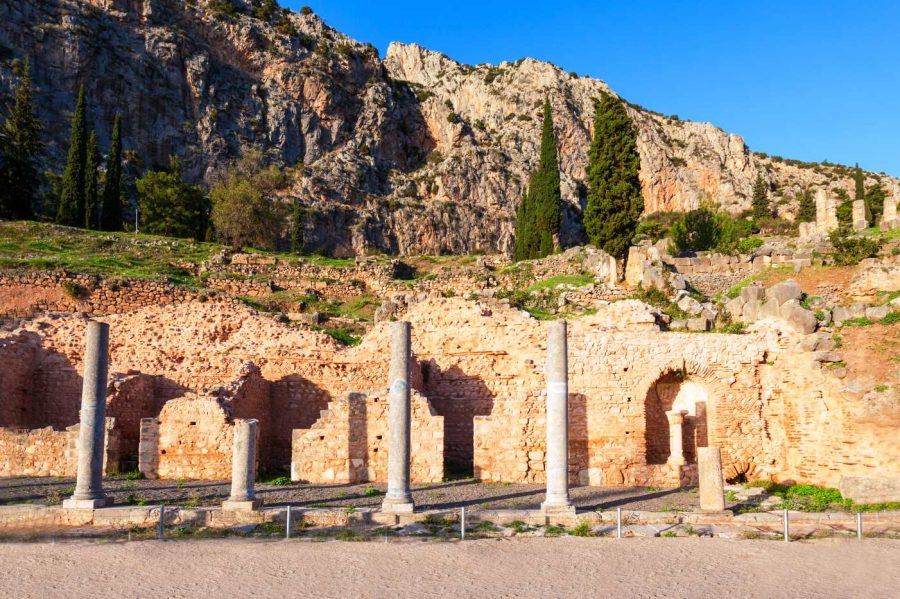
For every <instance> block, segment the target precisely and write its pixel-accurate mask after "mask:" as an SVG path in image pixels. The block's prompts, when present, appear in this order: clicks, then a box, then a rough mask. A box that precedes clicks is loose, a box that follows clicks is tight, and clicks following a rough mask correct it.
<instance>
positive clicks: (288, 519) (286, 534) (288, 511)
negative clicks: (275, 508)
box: [284, 506, 291, 539]
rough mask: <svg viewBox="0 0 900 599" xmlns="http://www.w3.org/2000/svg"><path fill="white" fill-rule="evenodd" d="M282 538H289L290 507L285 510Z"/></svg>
mask: <svg viewBox="0 0 900 599" xmlns="http://www.w3.org/2000/svg"><path fill="white" fill-rule="evenodd" d="M284 538H285V539H290V538H291V506H288V509H287V523H286V524H285V526H284Z"/></svg>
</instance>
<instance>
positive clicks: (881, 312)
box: [866, 305, 891, 320]
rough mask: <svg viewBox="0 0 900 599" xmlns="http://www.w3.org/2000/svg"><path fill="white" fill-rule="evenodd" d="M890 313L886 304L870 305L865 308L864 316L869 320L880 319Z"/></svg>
mask: <svg viewBox="0 0 900 599" xmlns="http://www.w3.org/2000/svg"><path fill="white" fill-rule="evenodd" d="M890 313H891V308H890V306H888V305H883V306H871V307H868V308H866V318H868V319H869V320H881V319H882V318H884V317H885V316H887V315H888V314H890Z"/></svg>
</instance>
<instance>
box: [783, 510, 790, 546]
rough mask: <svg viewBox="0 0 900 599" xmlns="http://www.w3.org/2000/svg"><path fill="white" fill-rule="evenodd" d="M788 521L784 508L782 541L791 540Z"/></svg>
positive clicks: (788, 541) (787, 541)
mask: <svg viewBox="0 0 900 599" xmlns="http://www.w3.org/2000/svg"><path fill="white" fill-rule="evenodd" d="M790 526H791V525H790V522H789V518H788V511H787V510H784V542H785V543H790V542H791V533H790Z"/></svg>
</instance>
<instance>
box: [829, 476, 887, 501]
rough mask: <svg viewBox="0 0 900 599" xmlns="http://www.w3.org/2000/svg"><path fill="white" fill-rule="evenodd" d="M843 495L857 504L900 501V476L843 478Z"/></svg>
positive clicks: (841, 486) (841, 489)
mask: <svg viewBox="0 0 900 599" xmlns="http://www.w3.org/2000/svg"><path fill="white" fill-rule="evenodd" d="M838 489H839V490H840V492H841V495H843V496H844V497H847V498H849V499H852V500H853V501H855V502H857V503H892V502H897V501H900V476H893V477H887V476H842V477H841V482H840V485H839V486H838Z"/></svg>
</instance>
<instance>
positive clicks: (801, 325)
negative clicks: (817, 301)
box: [785, 306, 819, 335]
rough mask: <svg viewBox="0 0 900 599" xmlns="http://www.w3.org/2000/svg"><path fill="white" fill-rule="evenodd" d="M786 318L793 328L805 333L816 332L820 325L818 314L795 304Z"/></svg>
mask: <svg viewBox="0 0 900 599" xmlns="http://www.w3.org/2000/svg"><path fill="white" fill-rule="evenodd" d="M785 320H786V321H787V323H788V324H789V325H790V326H791V328H793V329H794V330H796V331H798V332H800V333H803V334H804V335H808V334H810V333H814V332H815V331H816V327H818V326H819V321H818V319H816V315H815V314H813V313H812V312H810V311H809V310H807V309H806V308H803V307H802V306H793V307H792V308H791V310H790V313H789V314H788V316H787V317H786V318H785Z"/></svg>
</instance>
